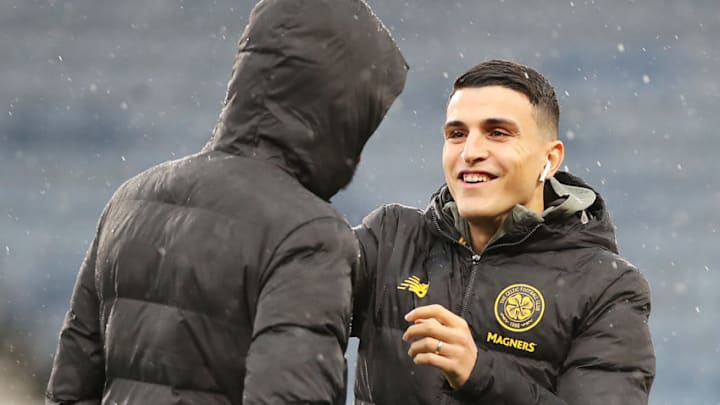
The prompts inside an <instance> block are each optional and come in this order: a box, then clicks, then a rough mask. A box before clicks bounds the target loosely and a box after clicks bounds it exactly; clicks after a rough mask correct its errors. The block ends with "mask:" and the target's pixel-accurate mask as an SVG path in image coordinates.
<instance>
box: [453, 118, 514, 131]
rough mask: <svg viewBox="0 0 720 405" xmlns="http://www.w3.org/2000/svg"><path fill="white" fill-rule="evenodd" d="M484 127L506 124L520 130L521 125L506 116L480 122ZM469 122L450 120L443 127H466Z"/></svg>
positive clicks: (512, 129)
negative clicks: (505, 117)
mask: <svg viewBox="0 0 720 405" xmlns="http://www.w3.org/2000/svg"><path fill="white" fill-rule="evenodd" d="M480 124H481V125H482V126H483V127H486V128H487V127H495V126H504V127H508V128H509V129H510V130H511V131H513V132H520V127H518V125H517V124H516V123H515V121H511V120H507V119H504V118H488V119H486V120H483V121H482V122H481V123H480ZM466 126H467V124H465V123H464V122H462V121H459V120H455V121H448V122H446V123H445V124H444V125H443V129H447V128H457V127H466Z"/></svg>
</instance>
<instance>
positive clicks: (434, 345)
mask: <svg viewBox="0 0 720 405" xmlns="http://www.w3.org/2000/svg"><path fill="white" fill-rule="evenodd" d="M439 342H442V340H438V339H435V338H430V337H427V338H424V339H420V340H416V341H415V342H413V343H412V344H411V345H410V349H409V350H408V355H410V356H411V357H415V356H417V355H418V354H420V353H435V354H437V355H439V356H443V357H454V355H455V354H456V353H457V347H456V346H455V345H453V344H451V343H448V342H443V344H442V346H441V347H440V349H439V350H438V343H439Z"/></svg>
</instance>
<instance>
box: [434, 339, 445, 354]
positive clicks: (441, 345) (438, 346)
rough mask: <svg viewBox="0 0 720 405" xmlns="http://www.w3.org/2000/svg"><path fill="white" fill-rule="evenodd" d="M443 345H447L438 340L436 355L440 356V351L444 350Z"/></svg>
mask: <svg viewBox="0 0 720 405" xmlns="http://www.w3.org/2000/svg"><path fill="white" fill-rule="evenodd" d="M443 345H445V343H444V342H443V341H442V340H438V343H437V346H435V354H440V349H442V347H443Z"/></svg>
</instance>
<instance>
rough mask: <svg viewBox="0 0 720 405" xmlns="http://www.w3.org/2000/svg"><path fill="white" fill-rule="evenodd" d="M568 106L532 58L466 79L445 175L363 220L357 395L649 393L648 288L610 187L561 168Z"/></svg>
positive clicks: (448, 136) (588, 396)
mask: <svg viewBox="0 0 720 405" xmlns="http://www.w3.org/2000/svg"><path fill="white" fill-rule="evenodd" d="M559 115H560V114H559V107H558V102H557V98H556V96H555V91H554V89H553V87H552V86H551V85H550V83H548V81H547V80H546V79H545V78H544V77H543V76H542V75H540V74H539V73H537V72H536V71H535V70H533V69H530V68H528V67H525V66H521V65H518V64H515V63H512V62H506V61H488V62H485V63H482V64H480V65H478V66H475V67H473V68H472V69H470V70H469V71H468V72H466V73H465V74H463V75H462V76H460V77H459V78H458V79H457V80H456V82H455V85H454V87H453V91H452V94H451V97H450V100H449V103H448V106H447V120H446V122H445V125H444V126H443V134H444V139H445V143H444V147H443V154H442V165H443V170H444V173H445V180H446V185H444V186H443V187H442V188H441V189H440V190H439V191H438V192H437V193H435V195H433V197H432V200H431V202H430V205H429V206H428V208H427V209H426V210H424V211H421V210H418V209H414V208H409V207H404V206H401V205H386V206H383V207H381V208H379V209H377V210H376V211H374V212H373V213H371V214H370V215H369V216H368V217H366V218H365V219H364V220H363V223H362V225H360V226H359V227H357V228H356V229H355V231H356V234H357V236H358V239H359V240H360V245H361V265H360V266H359V268H358V270H357V271H356V272H355V273H354V287H353V288H354V318H353V330H352V332H353V335H355V336H358V337H360V350H359V356H358V370H357V382H356V387H355V396H356V403H357V404H377V405H384V404H451V403H471V404H517V405H521V404H522V405H527V404H558V405H561V404H576V405H580V404H582V405H588V404H590V405H592V404H603V405H608V404H625V405H627V404H646V403H647V399H648V393H649V391H650V386H651V384H652V381H653V378H654V374H655V356H654V352H653V347H652V342H651V338H650V333H649V330H648V325H647V321H648V317H649V313H650V291H649V288H648V285H647V282H646V281H645V279H644V277H643V276H642V275H641V274H640V273H639V272H638V270H637V269H636V268H635V267H634V266H632V265H631V264H630V263H628V262H627V261H626V260H624V259H623V258H622V257H620V256H619V255H618V249H617V246H616V243H615V235H614V232H613V229H614V227H613V225H612V223H611V221H610V217H609V213H608V211H607V208H606V206H605V203H604V202H603V200H602V198H601V197H600V196H599V195H598V194H597V192H595V191H594V190H593V189H592V188H591V187H590V186H588V185H587V184H585V183H584V182H583V181H582V180H581V179H579V178H577V177H575V176H573V175H571V174H569V173H565V172H562V171H559V167H560V166H561V164H562V161H563V158H564V153H565V150H564V147H563V144H562V142H561V141H559V140H558V139H557V132H558V121H559Z"/></svg>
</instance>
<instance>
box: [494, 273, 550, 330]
mask: <svg viewBox="0 0 720 405" xmlns="http://www.w3.org/2000/svg"><path fill="white" fill-rule="evenodd" d="M544 313H545V299H544V298H543V296H542V294H541V293H540V291H538V289H537V288H535V287H533V286H531V285H528V284H513V285H511V286H508V287H506V288H505V289H504V290H502V291H501V292H500V294H498V296H497V299H496V300H495V319H497V321H498V322H499V323H500V325H502V326H503V327H504V328H505V329H507V330H509V331H512V332H525V331H528V330H530V329H532V328H534V327H535V325H537V324H538V323H539V322H540V320H541V319H542V317H543V314H544Z"/></svg>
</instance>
